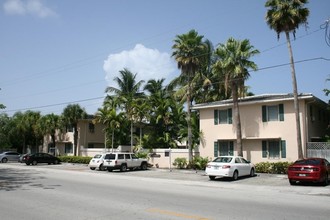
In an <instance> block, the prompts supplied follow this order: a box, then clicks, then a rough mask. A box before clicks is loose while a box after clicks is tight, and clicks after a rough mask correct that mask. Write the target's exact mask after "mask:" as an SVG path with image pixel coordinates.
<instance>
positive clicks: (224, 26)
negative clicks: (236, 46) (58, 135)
mask: <svg viewBox="0 0 330 220" xmlns="http://www.w3.org/2000/svg"><path fill="white" fill-rule="evenodd" d="M0 4H1V5H0V7H1V11H0V28H1V34H0V43H1V49H0V77H1V80H0V88H1V90H0V103H2V104H4V105H5V106H6V107H7V108H6V109H5V110H1V111H0V113H1V112H6V113H8V114H9V115H12V114H13V113H15V112H16V111H19V110H21V111H26V110H28V109H31V110H35V111H41V112H42V114H48V113H52V112H53V113H55V114H61V113H62V111H63V109H64V108H65V107H66V106H67V105H68V104H69V103H77V101H79V102H78V103H79V104H80V105H81V106H82V107H84V108H85V109H86V111H87V112H88V113H89V114H94V113H95V112H96V111H97V108H99V107H101V105H102V101H103V99H102V97H103V96H104V95H105V93H104V91H105V89H106V87H107V86H109V85H111V86H115V84H114V83H113V78H114V77H116V76H117V75H118V71H119V70H122V69H123V68H128V69H129V70H131V71H132V72H133V73H137V77H138V80H141V79H143V80H145V81H148V80H149V79H161V78H165V79H166V83H167V82H169V81H171V80H172V79H173V78H174V77H176V76H178V75H179V74H180V72H179V70H178V69H177V66H176V63H175V61H174V60H173V58H172V57H171V54H172V49H171V47H172V45H173V40H174V39H175V36H176V35H179V34H183V33H187V32H188V31H189V30H191V29H195V30H196V31H198V33H199V34H200V35H203V36H204V38H205V39H209V40H210V41H211V42H212V43H213V44H214V46H215V47H216V46H217V44H219V43H225V42H226V41H227V39H228V38H229V37H234V38H236V39H240V40H242V39H249V40H250V43H251V44H252V45H253V46H254V47H255V48H256V49H258V50H259V51H260V52H261V53H260V54H259V55H257V56H255V57H254V58H253V60H254V62H255V63H256V64H257V65H258V67H259V68H260V69H261V70H259V71H257V72H250V75H251V77H250V79H249V80H248V81H247V85H248V86H250V90H251V91H252V92H253V93H255V94H265V93H290V92H292V81H291V72H290V66H289V65H285V66H281V67H276V68H275V66H278V65H281V64H287V63H289V55H288V50H287V47H286V44H285V36H284V35H281V38H280V40H277V36H276V33H275V32H274V31H273V30H270V29H269V27H268V26H267V24H266V22H265V19H264V18H265V14H266V11H267V9H266V8H265V7H264V4H265V1H261V0H249V1H246V0H180V1H178V0H166V1H161V0H139V1H136V0H98V1H95V0H84V1H81V0H66V1H51V0H1V1H0ZM307 7H308V8H309V10H310V16H309V19H308V23H309V25H308V26H309V28H308V29H307V30H306V29H305V28H304V27H303V26H302V27H300V28H299V30H298V31H297V33H296V40H294V41H293V42H292V47H293V53H294V59H295V61H296V62H297V61H303V62H299V63H297V64H296V74H297V81H298V91H299V92H303V93H312V94H313V95H315V96H317V97H318V98H320V99H322V100H324V101H326V102H327V101H328V97H326V96H325V95H324V92H323V89H324V88H330V82H329V83H327V82H326V79H327V78H329V75H330V68H329V67H330V61H329V60H325V59H330V47H329V46H328V45H327V44H326V42H325V39H324V38H325V29H322V28H321V25H323V24H324V23H325V21H326V20H327V19H329V18H330V1H328V0H313V1H310V3H309V4H308V5H307ZM321 58H325V59H321ZM304 60H305V61H304ZM268 67H272V68H268ZM264 68H267V69H264Z"/></svg>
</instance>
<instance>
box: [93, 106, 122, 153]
mask: <svg viewBox="0 0 330 220" xmlns="http://www.w3.org/2000/svg"><path fill="white" fill-rule="evenodd" d="M122 120H123V119H122V113H119V114H117V112H116V108H115V107H114V106H112V105H110V104H109V103H108V104H107V103H104V105H103V108H99V109H98V111H97V113H96V114H95V118H94V119H93V123H102V124H104V125H105V128H104V137H105V138H104V139H105V140H104V148H106V143H107V138H106V137H107V131H108V130H110V131H111V149H112V151H113V148H114V138H115V130H116V129H118V128H120V126H121V121H122Z"/></svg>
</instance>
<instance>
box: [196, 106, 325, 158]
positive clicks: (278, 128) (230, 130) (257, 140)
mask: <svg viewBox="0 0 330 220" xmlns="http://www.w3.org/2000/svg"><path fill="white" fill-rule="evenodd" d="M279 104H283V106H284V121H270V122H263V121H262V106H263V105H279ZM306 104H307V103H306V101H305V100H300V102H299V108H300V124H301V131H302V132H301V135H302V145H303V151H304V154H305V152H306V147H305V146H306V143H307V141H310V137H309V136H308V135H307V133H308V132H309V133H312V136H313V135H314V136H315V135H318V136H319V135H320V132H321V131H323V133H324V130H325V125H326V124H327V123H326V122H324V121H322V123H321V121H319V122H316V121H315V120H314V122H313V123H311V122H310V119H309V117H308V116H309V113H308V110H309V107H307V106H308V105H306ZM228 108H232V105H224V106H221V107H218V108H214V107H213V108H206V109H200V110H199V111H200V129H201V131H202V132H203V133H204V137H205V140H206V146H205V147H204V148H200V154H201V156H202V157H206V156H208V157H212V158H214V142H215V141H217V140H229V141H233V142H234V151H235V154H236V153H237V148H236V129H235V127H234V126H235V124H234V122H233V124H218V125H215V124H214V110H215V109H219V110H225V109H228ZM315 111H317V112H318V111H319V110H315ZM306 112H307V114H306ZM240 116H241V127H242V139H243V142H242V143H243V156H244V157H246V158H247V159H249V160H251V161H252V162H254V163H258V162H263V161H273V162H276V161H294V160H296V159H297V158H298V148H297V134H296V123H295V112H294V106H293V100H286V101H274V102H264V103H254V104H241V105H240ZM262 140H285V141H286V158H281V159H269V158H263V157H262Z"/></svg>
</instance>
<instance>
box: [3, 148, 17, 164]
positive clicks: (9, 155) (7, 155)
mask: <svg viewBox="0 0 330 220" xmlns="http://www.w3.org/2000/svg"><path fill="white" fill-rule="evenodd" d="M19 157H20V154H19V153H17V152H13V151H7V152H3V153H1V154H0V161H1V162H2V163H7V162H8V161H16V162H17V161H18V158H19Z"/></svg>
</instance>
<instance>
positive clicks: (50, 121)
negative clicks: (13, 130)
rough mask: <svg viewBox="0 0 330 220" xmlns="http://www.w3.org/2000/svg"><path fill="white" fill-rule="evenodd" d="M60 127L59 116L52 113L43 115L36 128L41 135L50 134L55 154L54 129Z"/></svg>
mask: <svg viewBox="0 0 330 220" xmlns="http://www.w3.org/2000/svg"><path fill="white" fill-rule="evenodd" d="M61 128H62V122H61V117H60V116H59V115H55V114H54V113H51V114H47V115H44V116H42V117H41V118H40V120H39V122H38V129H39V130H40V132H41V133H42V134H43V135H50V137H51V140H52V147H53V148H54V149H55V152H54V153H55V155H56V136H55V135H56V131H57V130H59V129H61Z"/></svg>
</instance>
